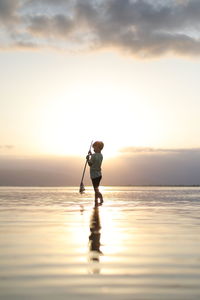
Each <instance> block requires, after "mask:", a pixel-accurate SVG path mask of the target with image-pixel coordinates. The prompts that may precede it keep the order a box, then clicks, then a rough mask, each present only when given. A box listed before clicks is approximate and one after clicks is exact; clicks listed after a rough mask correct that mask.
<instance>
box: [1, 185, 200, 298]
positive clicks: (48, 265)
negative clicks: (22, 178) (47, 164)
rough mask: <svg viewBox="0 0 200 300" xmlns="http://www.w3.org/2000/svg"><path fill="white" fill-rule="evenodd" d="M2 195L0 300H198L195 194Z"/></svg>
mask: <svg viewBox="0 0 200 300" xmlns="http://www.w3.org/2000/svg"><path fill="white" fill-rule="evenodd" d="M78 190H79V188H78V187H77V188H74V187H73V188H0V298H1V299H3V300H4V299H5V300H7V299H20V300H21V299H39V300H40V299H102V298H103V299H123V300H124V299H152V300H155V299H158V300H161V299H166V300H169V299H174V300H178V299H187V300H189V299H190V300H191V299H195V300H196V299H200V188H198V187H196V188H192V187H191V188H189V187H185V188H184V187H174V188H173V187H105V188H103V189H102V192H103V195H104V200H105V201H104V204H103V206H100V207H97V208H94V205H93V191H92V190H91V188H87V189H86V193H85V194H84V195H80V194H79V193H78Z"/></svg>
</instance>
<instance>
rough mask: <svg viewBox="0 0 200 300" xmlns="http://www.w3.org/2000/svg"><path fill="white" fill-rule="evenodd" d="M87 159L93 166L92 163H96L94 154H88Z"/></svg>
mask: <svg viewBox="0 0 200 300" xmlns="http://www.w3.org/2000/svg"><path fill="white" fill-rule="evenodd" d="M86 159H87V162H88V165H89V166H90V167H91V166H92V164H93V163H94V161H93V157H92V155H91V154H88V155H87V156H86Z"/></svg>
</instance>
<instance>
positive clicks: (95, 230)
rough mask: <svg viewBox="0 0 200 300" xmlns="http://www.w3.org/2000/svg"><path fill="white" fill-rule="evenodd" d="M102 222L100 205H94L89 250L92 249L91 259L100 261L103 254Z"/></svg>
mask: <svg viewBox="0 0 200 300" xmlns="http://www.w3.org/2000/svg"><path fill="white" fill-rule="evenodd" d="M100 230H101V224H100V217H99V209H98V207H94V209H93V212H92V216H91V220H90V232H91V234H90V235H89V250H90V261H96V262H99V256H100V255H101V254H102V252H101V250H100V246H101V243H100V238H101V233H100Z"/></svg>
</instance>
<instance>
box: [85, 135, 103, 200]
mask: <svg viewBox="0 0 200 300" xmlns="http://www.w3.org/2000/svg"><path fill="white" fill-rule="evenodd" d="M92 147H93V149H94V152H95V153H93V154H92V153H91V152H90V153H89V154H88V155H87V156H86V159H87V162H88V165H89V166H90V178H91V180H92V184H93V187H94V191H95V206H97V205H98V204H99V205H101V204H102V203H103V197H102V194H101V193H100V192H99V184H100V181H101V178H102V174H101V164H102V160H103V155H102V154H101V150H102V149H103V147H104V144H103V142H99V141H96V142H95V143H94V144H93V145H92ZM98 199H100V203H98Z"/></svg>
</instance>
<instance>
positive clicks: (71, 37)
mask: <svg viewBox="0 0 200 300" xmlns="http://www.w3.org/2000/svg"><path fill="white" fill-rule="evenodd" d="M199 15H200V1H199V0H188V1H180V0H179V1H178V0H166V1H161V0H154V1H153V0H85V1H82V0H76V1H75V0H74V1H73V0H71V1H64V0H57V1H55V0H43V1H40V0H34V1H33V0H0V20H1V22H3V23H4V32H1V35H2V36H3V37H4V38H2V39H1V40H2V43H1V47H8V46H9V47H11V46H12V47H14V46H15V45H18V46H20V45H22V46H25V45H26V44H27V45H29V46H30V45H32V47H34V45H35V46H36V47H44V46H45V47H46V46H48V47H57V48H60V49H65V50H69V49H75V50H81V49H82V48H86V49H88V50H89V49H90V48H92V49H95V48H96V49H103V48H107V47H112V48H115V49H116V50H119V51H124V52H128V53H130V54H131V55H133V56H138V57H157V56H160V55H164V54H167V53H174V54H176V55H188V56H195V55H199V54H200V35H199V29H200V19H199ZM14 20H15V21H16V20H17V26H16V24H15V26H13V25H12V24H13V21H14ZM6 37H7V38H6Z"/></svg>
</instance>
